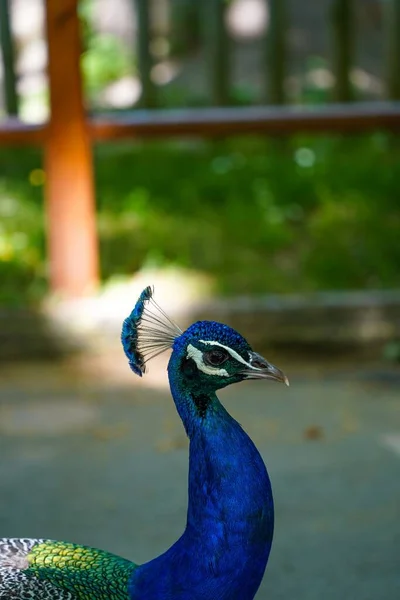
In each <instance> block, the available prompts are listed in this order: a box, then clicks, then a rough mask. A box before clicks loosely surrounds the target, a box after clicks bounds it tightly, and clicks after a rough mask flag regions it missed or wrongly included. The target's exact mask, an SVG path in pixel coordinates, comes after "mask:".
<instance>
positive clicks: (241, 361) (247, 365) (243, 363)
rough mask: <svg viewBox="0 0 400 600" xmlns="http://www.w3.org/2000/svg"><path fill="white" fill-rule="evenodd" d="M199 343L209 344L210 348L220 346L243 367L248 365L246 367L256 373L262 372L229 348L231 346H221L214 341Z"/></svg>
mask: <svg viewBox="0 0 400 600" xmlns="http://www.w3.org/2000/svg"><path fill="white" fill-rule="evenodd" d="M199 342H201V343H202V344H208V345H209V346H219V347H220V348H223V349H224V350H226V351H227V352H229V354H230V355H231V356H232V358H234V359H235V360H237V361H238V362H240V363H242V365H246V367H248V368H249V369H253V370H254V371H260V369H259V368H258V367H253V365H252V364H250V363H248V362H246V361H245V360H244V358H242V357H241V356H240V354H238V353H237V352H235V350H233V349H232V348H229V346H224V345H223V344H220V343H219V342H214V341H213V340H199Z"/></svg>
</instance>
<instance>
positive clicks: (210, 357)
mask: <svg viewBox="0 0 400 600" xmlns="http://www.w3.org/2000/svg"><path fill="white" fill-rule="evenodd" d="M228 358H229V354H228V352H227V351H226V350H209V351H208V352H204V354H203V360H204V362H205V364H206V365H210V366H211V367H219V366H220V365H222V364H223V363H224V362H226V361H227V360H228Z"/></svg>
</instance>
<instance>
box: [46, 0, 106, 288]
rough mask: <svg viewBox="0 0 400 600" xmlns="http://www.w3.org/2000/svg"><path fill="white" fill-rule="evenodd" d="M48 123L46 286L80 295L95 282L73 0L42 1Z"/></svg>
mask: <svg viewBox="0 0 400 600" xmlns="http://www.w3.org/2000/svg"><path fill="white" fill-rule="evenodd" d="M46 8H47V40H48V49H49V65H48V73H49V87H50V104H51V119H50V123H49V128H48V135H47V140H46V146H45V170H46V177H47V185H46V196H47V198H46V199H47V219H48V244H49V255H50V282H51V288H52V290H53V292H56V293H58V294H60V295H62V296H70V297H74V296H81V295H84V294H86V293H89V292H91V291H92V290H93V289H94V288H95V286H96V284H97V281H98V251H97V236H96V214H95V201H94V183H93V181H94V179H93V168H92V156H91V147H90V138H89V132H88V128H87V123H86V116H85V110H84V106H83V96H82V81H81V73H80V66H79V62H80V36H79V21H78V14H77V0H63V1H62V2H60V0H46Z"/></svg>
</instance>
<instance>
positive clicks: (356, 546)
mask: <svg viewBox="0 0 400 600" xmlns="http://www.w3.org/2000/svg"><path fill="white" fill-rule="evenodd" d="M279 366H282V367H283V368H285V370H286V371H287V373H288V375H289V377H290V379H291V387H290V388H285V387H284V386H279V385H277V384H273V383H264V382H256V383H243V384H240V385H237V386H234V387H232V388H230V389H227V390H225V391H224V392H223V393H222V394H221V398H222V399H223V401H224V403H225V405H226V406H227V408H228V409H229V410H230V411H231V412H232V414H233V415H234V416H235V417H236V418H237V419H238V420H239V421H240V422H241V423H242V425H243V426H244V427H245V429H246V430H247V431H248V432H249V433H250V435H251V436H252V438H253V439H254V440H255V442H256V443H257V445H258V447H259V448H260V450H261V452H262V454H263V456H264V458H265V461H266V463H267V465H268V468H269V472H270V475H271V479H272V484H273V490H274V495H275V503H276V530H275V541H274V546H273V550H272V554H271V558H270V562H269V565H268V568H267V572H266V576H265V579H264V583H263V585H262V588H261V590H260V592H259V594H258V596H257V598H258V599H259V600H263V599H264V600H266V599H268V600H280V599H282V600H283V599H285V600H288V599H289V598H296V599H298V600H303V599H304V600H321V598H324V600H337V599H346V600H353V599H354V600H398V599H399V598H400V411H399V405H400V373H399V372H396V371H392V372H382V371H381V370H380V369H379V367H375V368H368V369H366V368H365V369H362V368H359V367H358V368H355V369H351V368H347V369H346V370H343V369H342V370H340V369H339V370H332V369H328V370H326V369H322V368H321V369H314V370H313V371H310V370H307V369H305V368H303V367H299V366H298V365H297V366H293V368H292V367H290V366H287V365H284V364H281V363H279ZM128 373H129V372H128ZM129 377H130V375H129ZM160 377H161V381H165V380H166V376H165V375H160ZM116 380H118V377H116V378H114V380H113V379H112V378H100V379H99V378H97V380H96V379H95V378H91V379H90V380H88V379H87V378H86V379H85V378H82V377H81V376H80V375H77V374H76V373H74V372H73V371H70V370H68V369H64V368H63V367H46V368H44V367H40V366H31V367H29V368H27V367H23V368H22V367H21V368H17V367H12V368H11V367H8V368H6V367H2V370H1V371H0V481H1V494H0V534H1V535H2V536H24V537H28V536H29V537H39V536H40V537H49V538H56V539H57V538H59V539H65V540H70V541H75V542H79V543H85V544H89V545H93V546H99V547H102V548H105V549H108V550H110V551H113V552H116V553H119V554H121V555H124V556H126V557H128V558H131V559H133V560H135V561H137V562H142V561H146V560H148V559H150V558H151V557H154V556H155V555H156V554H157V553H160V552H162V551H163V550H164V549H165V548H166V547H168V545H170V544H171V543H172V542H173V541H174V540H175V539H176V538H177V537H178V536H179V535H180V533H181V532H182V528H183V526H184V522H185V509H186V478H187V442H186V439H185V436H184V433H183V430H182V427H181V424H180V422H179V420H178V417H177V415H176V413H175V410H174V407H173V404H172V401H171V399H170V397H169V392H168V390H167V389H166V388H165V387H163V386H162V385H160V381H158V383H159V385H158V388H151V387H143V386H139V387H138V386H137V385H136V384H135V383H134V376H133V375H132V377H131V378H130V379H126V378H125V379H123V380H122V384H117V382H116ZM151 381H152V380H151V378H150V382H151Z"/></svg>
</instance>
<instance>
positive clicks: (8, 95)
mask: <svg viewBox="0 0 400 600" xmlns="http://www.w3.org/2000/svg"><path fill="white" fill-rule="evenodd" d="M0 44H1V51H2V55H3V66H4V87H5V100H6V110H7V114H9V115H17V114H18V97H17V91H16V80H15V70H14V44H13V40H12V36H11V27H10V2H9V0H0Z"/></svg>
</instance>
